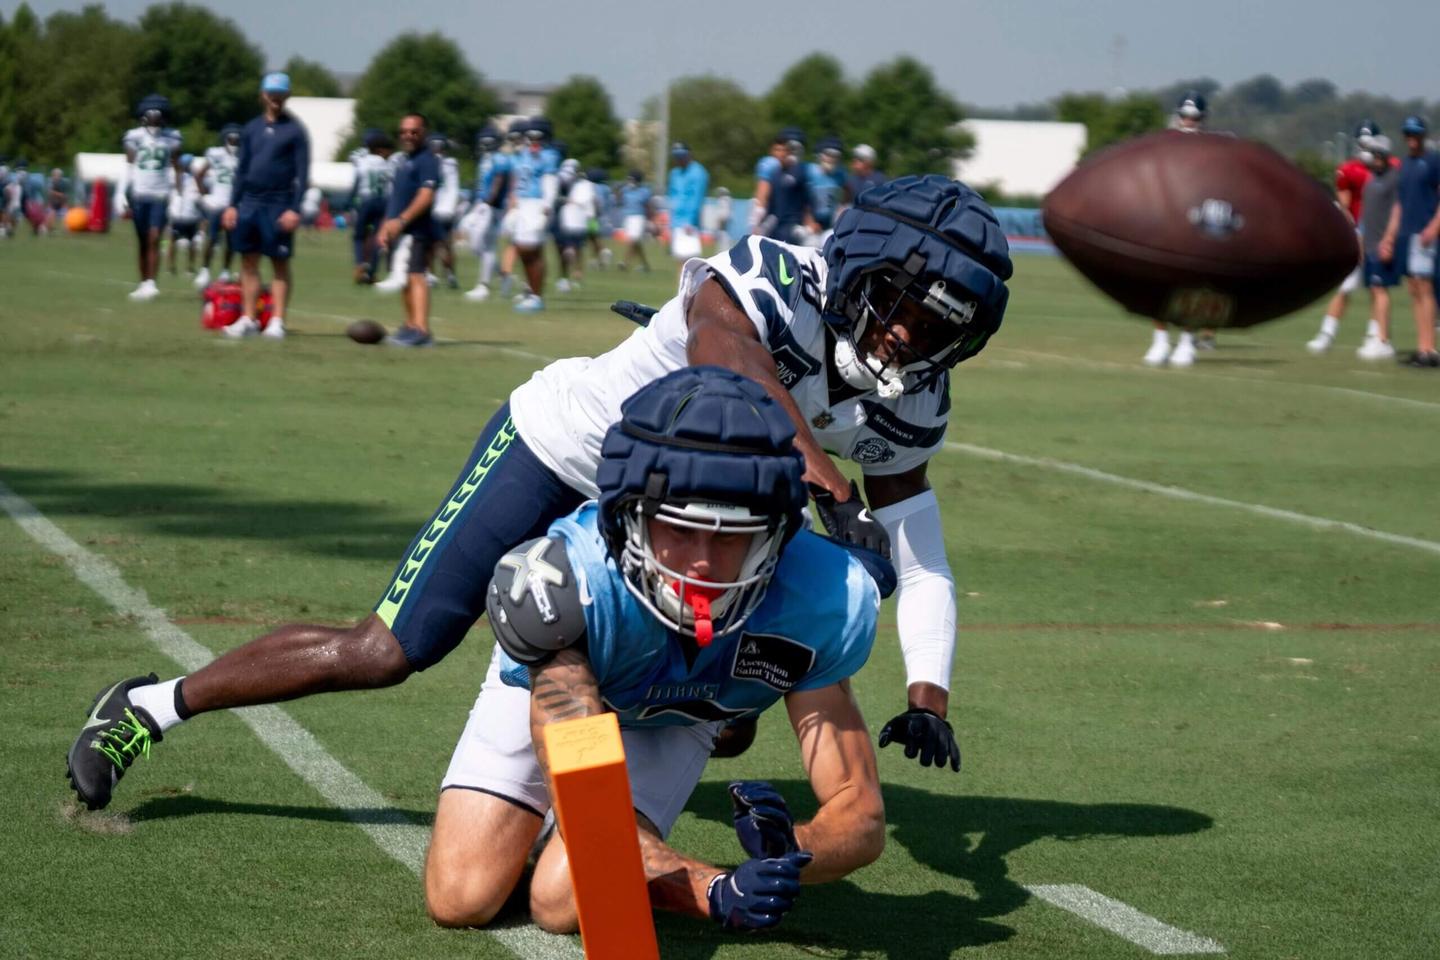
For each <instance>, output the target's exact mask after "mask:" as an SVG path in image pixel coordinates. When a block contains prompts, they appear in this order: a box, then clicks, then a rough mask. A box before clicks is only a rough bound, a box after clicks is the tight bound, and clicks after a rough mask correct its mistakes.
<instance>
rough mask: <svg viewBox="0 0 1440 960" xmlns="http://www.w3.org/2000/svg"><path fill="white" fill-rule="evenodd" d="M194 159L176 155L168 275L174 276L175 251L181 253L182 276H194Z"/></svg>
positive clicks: (197, 218) (197, 190) (196, 218)
mask: <svg viewBox="0 0 1440 960" xmlns="http://www.w3.org/2000/svg"><path fill="white" fill-rule="evenodd" d="M194 167H195V158H194V157H193V156H192V155H190V154H188V153H183V154H181V155H180V187H179V189H178V190H176V191H175V192H174V193H173V194H171V195H170V208H169V211H168V212H169V215H170V249H169V250H167V251H166V260H167V261H168V265H169V267H170V273H171V274H172V275H173V274H174V273H175V272H176V264H175V257H176V252H177V251H178V250H184V251H185V257H186V265H185V273H186V274H187V275H188V276H192V277H193V276H195V233H196V231H197V230H198V229H199V227H200V187H199V186H198V185H197V181H196V179H195V174H194V173H193V170H194Z"/></svg>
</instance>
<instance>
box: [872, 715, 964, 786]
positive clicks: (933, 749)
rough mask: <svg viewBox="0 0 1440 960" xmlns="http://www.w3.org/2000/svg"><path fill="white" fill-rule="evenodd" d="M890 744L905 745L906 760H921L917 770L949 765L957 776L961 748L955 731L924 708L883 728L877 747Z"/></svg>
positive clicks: (893, 720)
mask: <svg viewBox="0 0 1440 960" xmlns="http://www.w3.org/2000/svg"><path fill="white" fill-rule="evenodd" d="M892 743H903V744H904V745H905V759H906V760H914V759H915V757H916V756H917V755H918V756H919V757H920V766H922V767H930V766H933V767H935V768H936V769H939V768H940V767H943V766H945V764H946V763H949V764H950V769H951V770H954V771H955V772H956V773H959V772H960V745H959V744H958V743H956V742H955V731H954V729H953V728H952V727H951V726H950V724H949V723H947V722H945V721H944V720H942V719H941V718H940V715H939V714H938V713H935V712H933V711H931V710H926V709H925V708H924V707H912V708H911V709H909V710H906V711H905V712H904V713H902V714H900V715H899V716H898V717H895V718H894V719H892V720H891V721H890V722H889V723H887V724H885V726H884V727H882V728H881V730H880V746H882V747H886V746H889V745H890V744H892Z"/></svg>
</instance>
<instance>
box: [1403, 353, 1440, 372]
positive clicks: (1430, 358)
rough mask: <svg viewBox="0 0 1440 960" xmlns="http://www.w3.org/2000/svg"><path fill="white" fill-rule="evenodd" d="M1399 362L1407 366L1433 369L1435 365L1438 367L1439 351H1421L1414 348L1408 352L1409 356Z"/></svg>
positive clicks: (1439, 362)
mask: <svg viewBox="0 0 1440 960" xmlns="http://www.w3.org/2000/svg"><path fill="white" fill-rule="evenodd" d="M1401 363H1403V364H1404V365H1405V366H1407V367H1419V368H1421V369H1424V370H1430V369H1434V368H1435V367H1440V353H1436V352H1435V351H1434V350H1430V351H1427V352H1425V353H1421V352H1420V351H1419V350H1416V351H1415V352H1414V353H1412V354H1410V356H1409V357H1407V358H1405V359H1404V360H1402V361H1401Z"/></svg>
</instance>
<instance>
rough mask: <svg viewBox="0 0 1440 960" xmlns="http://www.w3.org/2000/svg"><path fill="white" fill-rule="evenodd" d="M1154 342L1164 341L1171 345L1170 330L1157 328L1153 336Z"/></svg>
mask: <svg viewBox="0 0 1440 960" xmlns="http://www.w3.org/2000/svg"><path fill="white" fill-rule="evenodd" d="M1151 342H1153V343H1163V344H1165V346H1167V347H1168V346H1170V332H1169V331H1168V330H1156V331H1155V333H1154V336H1153V338H1152V341H1151Z"/></svg>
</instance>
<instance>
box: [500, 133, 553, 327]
mask: <svg viewBox="0 0 1440 960" xmlns="http://www.w3.org/2000/svg"><path fill="white" fill-rule="evenodd" d="M523 130H524V133H525V141H524V146H522V147H521V149H520V152H519V153H518V154H516V155H515V158H514V159H513V161H512V162H511V166H510V173H511V185H510V210H509V212H508V213H507V214H506V215H505V227H504V232H505V233H506V235H507V236H509V238H510V243H511V247H510V249H508V250H506V251H505V267H504V270H503V271H502V272H503V273H506V274H508V273H509V272H510V271H511V270H512V269H513V267H514V258H515V257H516V256H518V257H519V258H520V262H521V264H522V265H523V266H524V267H525V278H526V280H527V282H528V283H529V285H530V292H529V293H528V294H525V295H524V296H522V297H521V298H520V299H519V300H518V301H517V302H516V304H515V309H516V310H519V311H520V312H521V313H534V312H535V311H538V310H543V309H545V300H544V294H545V237H546V235H547V234H548V232H549V227H550V217H551V214H552V213H553V212H554V208H555V197H556V195H557V193H558V192H559V177H558V174H559V172H560V160H561V157H560V155H559V153H558V152H557V151H556V150H555V148H554V147H553V146H551V144H550V135H551V127H550V121H549V120H547V119H545V118H544V117H531V118H530V119H529V120H528V121H526V123H525V124H524V127H523ZM502 288H503V287H502Z"/></svg>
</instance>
